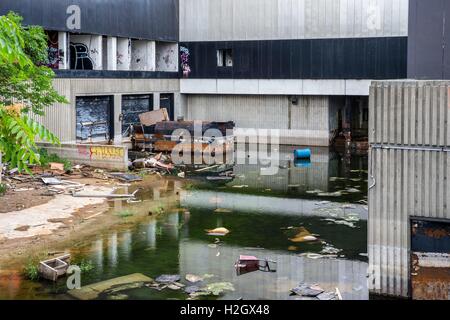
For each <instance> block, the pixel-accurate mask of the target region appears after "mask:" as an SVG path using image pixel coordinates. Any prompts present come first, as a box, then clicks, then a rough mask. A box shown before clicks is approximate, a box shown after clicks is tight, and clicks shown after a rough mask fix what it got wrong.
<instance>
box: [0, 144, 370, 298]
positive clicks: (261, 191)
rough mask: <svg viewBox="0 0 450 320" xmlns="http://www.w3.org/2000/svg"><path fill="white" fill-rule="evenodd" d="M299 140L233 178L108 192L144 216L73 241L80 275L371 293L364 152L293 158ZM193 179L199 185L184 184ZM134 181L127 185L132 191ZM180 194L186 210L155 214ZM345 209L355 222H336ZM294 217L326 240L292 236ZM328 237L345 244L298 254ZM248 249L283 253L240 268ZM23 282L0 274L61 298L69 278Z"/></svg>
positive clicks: (251, 294) (281, 291)
mask: <svg viewBox="0 0 450 320" xmlns="http://www.w3.org/2000/svg"><path fill="white" fill-rule="evenodd" d="M293 150H294V147H286V148H283V149H281V150H280V152H281V153H280V154H281V161H280V164H279V170H278V173H277V174H276V175H274V176H263V175H260V168H261V167H260V166H258V165H254V164H241V165H236V166H234V168H233V172H234V174H235V179H234V180H232V181H225V182H224V181H208V180H207V179H205V178H206V177H207V174H205V175H203V176H202V177H197V179H194V180H192V181H191V180H188V179H185V180H182V181H180V180H174V179H160V180H159V181H157V182H154V183H152V184H150V185H148V186H147V187H146V188H145V189H144V190H143V191H142V192H139V198H140V200H142V202H140V203H133V204H126V203H124V202H122V201H113V202H111V205H112V212H111V213H110V214H111V215H114V213H115V212H119V211H121V210H131V211H133V212H135V213H140V214H143V216H146V218H145V219H143V220H141V221H139V222H137V223H134V224H124V225H119V226H116V227H114V228H111V229H110V230H107V231H106V232H105V233H103V234H99V235H97V236H96V238H94V239H92V240H86V241H85V243H83V244H82V245H80V246H78V247H77V248H76V250H75V249H73V252H74V253H75V255H76V256H77V258H83V259H86V260H91V261H92V263H93V264H94V266H95V268H94V270H93V271H91V272H89V273H88V274H85V275H83V279H82V284H83V285H86V284H90V283H95V282H99V281H103V280H107V279H112V278H115V277H119V276H123V275H128V274H132V273H143V274H145V275H147V276H150V277H153V278H155V277H157V276H158V275H161V274H180V275H181V276H182V278H184V276H185V275H186V274H187V273H190V274H197V275H203V274H212V275H214V278H212V279H211V281H214V282H216V281H217V282H222V281H229V282H232V283H233V284H234V286H235V289H236V290H235V291H234V292H228V293H227V294H226V295H225V296H223V297H222V298H224V299H237V298H240V297H242V298H244V299H294V298H296V297H290V296H289V290H290V289H291V288H292V287H295V286H296V285H297V284H298V283H299V282H310V283H318V284H319V285H321V286H322V287H323V288H324V289H326V290H332V291H334V289H335V288H336V287H338V288H339V290H340V291H341V293H342V295H343V297H344V298H345V299H368V290H367V278H366V275H367V262H366V260H367V258H366V255H365V254H366V253H367V240H366V239H367V223H366V221H367V207H366V205H365V199H366V198H367V183H366V180H367V171H366V170H367V157H364V156H355V157H354V158H352V159H351V161H348V159H344V158H343V156H342V155H341V154H339V153H336V152H333V151H330V150H329V149H327V148H313V150H312V154H313V156H312V158H311V164H310V165H309V166H296V165H295V163H294V159H293V156H292V154H293V152H292V151H293ZM191 182H192V184H193V185H194V187H193V188H191V189H189V190H186V189H184V190H183V189H182V188H181V187H182V185H183V184H184V183H191ZM242 185H245V186H246V187H240V186H242ZM237 186H238V187H237ZM129 189H130V190H126V192H132V191H133V187H130V188H129ZM349 189H354V190H353V192H350V191H348V190H349ZM346 190H347V191H346ZM355 190H357V191H355ZM311 191H313V192H311ZM336 192H339V195H337V194H333V193H336ZM331 194H333V195H331ZM174 201H179V204H180V206H181V207H183V208H184V210H181V211H175V210H174V211H168V212H165V213H164V214H163V215H161V216H159V217H158V218H154V217H153V216H151V215H148V213H149V211H152V210H154V205H155V203H160V204H161V203H165V202H174ZM150 213H151V212H150ZM348 217H352V219H353V220H352V222H351V223H342V224H339V223H336V221H338V222H339V221H341V222H342V221H347V220H345V219H346V218H348ZM347 222H348V221H347ZM216 227H225V228H228V229H229V230H230V231H231V232H230V233H229V234H228V235H227V236H225V237H221V238H220V242H219V243H217V240H216V239H215V238H216V237H211V236H208V235H207V234H206V232H205V229H212V228H216ZM293 227H303V228H305V229H307V230H308V231H309V232H311V233H312V234H316V235H317V237H318V238H319V241H316V242H311V243H293V242H292V241H290V240H289V239H290V237H291V235H290V234H289V232H291V229H290V228H293ZM330 245H331V246H333V248H336V249H338V250H340V251H339V253H338V254H337V258H336V259H311V258H307V257H305V256H301V254H304V253H320V252H321V251H322V250H324V248H325V247H327V246H330ZM243 254H244V255H254V256H257V257H261V258H269V259H271V260H275V261H277V262H278V264H277V272H276V273H265V272H252V273H248V274H245V275H241V276H239V277H238V276H237V275H236V271H235V268H234V263H235V261H236V260H237V258H238V257H239V255H243ZM20 286H21V287H22V289H23V290H19V292H18V293H16V294H13V295H11V293H8V294H4V293H5V292H4V289H3V284H0V298H5V296H6V298H29V297H30V292H32V293H33V296H34V295H37V296H39V297H41V298H61V297H62V296H61V295H60V293H61V292H64V291H65V289H64V280H63V279H62V281H61V282H60V283H59V284H58V285H57V290H56V289H55V286H52V285H49V284H47V283H43V284H42V285H41V287H40V289H39V290H37V289H32V290H30V289H29V288H30V287H31V286H32V284H30V283H29V282H26V283H25V284H24V283H22V284H20ZM9 292H11V290H10V291H9ZM25 292H26V293H25ZM56 293H58V294H56ZM127 294H128V295H129V297H130V298H139V299H156V298H158V299H159V298H171V297H172V298H173V297H177V298H186V297H187V296H186V295H182V294H181V296H180V293H176V294H175V293H173V292H172V293H171V292H170V290H169V291H168V292H166V293H157V292H155V290H152V289H148V288H145V290H144V289H142V290H138V291H136V292H135V293H134V295H133V292H130V293H127Z"/></svg>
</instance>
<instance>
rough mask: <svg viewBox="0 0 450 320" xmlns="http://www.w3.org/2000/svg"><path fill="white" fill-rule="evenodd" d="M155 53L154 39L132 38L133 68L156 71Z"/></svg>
mask: <svg viewBox="0 0 450 320" xmlns="http://www.w3.org/2000/svg"><path fill="white" fill-rule="evenodd" d="M155 54H156V48H155V42H154V41H146V40H131V67H130V68H131V70H135V71H155V70H156V60H155Z"/></svg>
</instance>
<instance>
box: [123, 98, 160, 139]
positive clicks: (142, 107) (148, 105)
mask: <svg viewBox="0 0 450 320" xmlns="http://www.w3.org/2000/svg"><path fill="white" fill-rule="evenodd" d="M152 110H153V95H151V94H146V95H126V96H122V115H123V119H122V133H124V132H125V131H127V129H128V128H129V127H130V126H131V125H133V124H138V123H140V121H139V114H141V113H144V112H148V111H152Z"/></svg>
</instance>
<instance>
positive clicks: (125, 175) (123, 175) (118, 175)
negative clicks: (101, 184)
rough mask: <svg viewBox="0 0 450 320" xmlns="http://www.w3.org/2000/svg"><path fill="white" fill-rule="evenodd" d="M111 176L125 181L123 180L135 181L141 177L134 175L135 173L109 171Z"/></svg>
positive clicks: (140, 179)
mask: <svg viewBox="0 0 450 320" xmlns="http://www.w3.org/2000/svg"><path fill="white" fill-rule="evenodd" d="M110 175H111V176H113V177H114V178H116V179H118V180H120V181H125V182H135V181H142V177H141V176H138V175H135V174H129V173H110Z"/></svg>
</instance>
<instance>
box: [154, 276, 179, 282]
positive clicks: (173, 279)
mask: <svg viewBox="0 0 450 320" xmlns="http://www.w3.org/2000/svg"><path fill="white" fill-rule="evenodd" d="M180 280H181V276H180V275H179V274H162V275H160V276H159V277H158V278H156V279H155V281H156V282H159V283H172V282H177V281H180Z"/></svg>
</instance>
